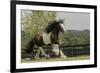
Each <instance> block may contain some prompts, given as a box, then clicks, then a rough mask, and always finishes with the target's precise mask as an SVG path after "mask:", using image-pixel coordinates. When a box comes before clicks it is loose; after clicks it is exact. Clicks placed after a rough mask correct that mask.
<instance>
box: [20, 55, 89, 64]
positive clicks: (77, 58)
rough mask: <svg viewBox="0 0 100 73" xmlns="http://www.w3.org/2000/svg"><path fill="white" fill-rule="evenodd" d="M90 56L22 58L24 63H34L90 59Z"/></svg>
mask: <svg viewBox="0 0 100 73" xmlns="http://www.w3.org/2000/svg"><path fill="white" fill-rule="evenodd" d="M89 59H90V56H89V55H81V56H76V57H66V58H50V59H46V58H40V59H31V60H30V59H29V60H26V59H22V61H21V62H22V63H34V62H52V61H74V60H89Z"/></svg>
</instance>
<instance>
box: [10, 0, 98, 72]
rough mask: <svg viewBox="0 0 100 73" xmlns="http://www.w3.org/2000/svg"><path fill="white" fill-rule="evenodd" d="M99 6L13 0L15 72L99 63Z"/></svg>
mask: <svg viewBox="0 0 100 73" xmlns="http://www.w3.org/2000/svg"><path fill="white" fill-rule="evenodd" d="M96 11H97V7H96V6H92V5H78V4H61V3H46V2H31V1H11V72H23V71H42V70H58V69H73V68H87V67H96V66H97V60H96V59H97V57H96V52H97V45H96V43H97V39H96V37H97V34H96V33H97V30H96V28H97V27H96V26H97V25H96V21H97V20H96V16H97V13H96Z"/></svg>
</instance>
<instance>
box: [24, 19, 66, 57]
mask: <svg viewBox="0 0 100 73" xmlns="http://www.w3.org/2000/svg"><path fill="white" fill-rule="evenodd" d="M64 31H65V28H64V25H63V20H61V19H60V20H54V21H51V22H50V23H49V24H48V26H47V27H46V29H45V30H44V31H43V32H38V33H37V34H36V35H35V37H34V38H32V39H31V41H30V42H29V43H28V48H27V49H26V52H27V53H32V52H33V49H34V47H33V46H34V45H37V46H38V49H37V52H36V54H35V56H34V58H40V55H42V56H44V57H46V58H50V55H49V54H47V53H46V52H45V50H44V49H43V46H48V45H50V46H51V47H52V48H51V50H52V53H53V56H56V57H62V58H65V57H66V56H65V55H64V53H63V52H62V50H60V47H59V33H60V32H64Z"/></svg>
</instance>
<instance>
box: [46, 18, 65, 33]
mask: <svg viewBox="0 0 100 73" xmlns="http://www.w3.org/2000/svg"><path fill="white" fill-rule="evenodd" d="M45 31H46V32H47V33H49V32H51V31H61V32H64V31H65V28H64V25H63V20H61V19H60V20H58V21H57V20H54V21H51V22H50V23H49V25H48V26H47V28H46V29H45Z"/></svg>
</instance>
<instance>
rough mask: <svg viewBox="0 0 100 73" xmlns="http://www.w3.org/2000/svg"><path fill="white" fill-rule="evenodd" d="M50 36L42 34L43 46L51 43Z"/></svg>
mask: <svg viewBox="0 0 100 73" xmlns="http://www.w3.org/2000/svg"><path fill="white" fill-rule="evenodd" d="M50 35H51V34H47V33H44V34H43V42H44V44H46V45H48V44H50V43H51V39H50Z"/></svg>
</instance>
